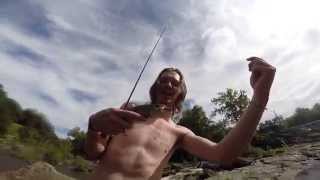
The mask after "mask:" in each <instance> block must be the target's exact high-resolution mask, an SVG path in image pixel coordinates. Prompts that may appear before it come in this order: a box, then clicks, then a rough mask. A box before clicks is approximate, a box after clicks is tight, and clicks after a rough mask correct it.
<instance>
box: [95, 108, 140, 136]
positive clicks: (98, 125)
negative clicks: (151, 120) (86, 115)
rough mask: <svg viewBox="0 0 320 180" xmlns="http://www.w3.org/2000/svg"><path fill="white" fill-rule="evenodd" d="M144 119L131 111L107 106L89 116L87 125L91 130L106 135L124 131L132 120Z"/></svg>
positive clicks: (130, 124) (130, 125)
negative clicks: (107, 107)
mask: <svg viewBox="0 0 320 180" xmlns="http://www.w3.org/2000/svg"><path fill="white" fill-rule="evenodd" d="M139 120H140V121H144V120H145V118H144V117H143V116H142V115H140V114H138V113H136V112H133V111H129V110H124V109H118V108H109V109H105V110H102V111H99V112H97V113H95V114H93V115H91V116H90V119H89V126H90V128H91V130H94V131H100V132H102V133H104V134H106V135H116V134H119V133H124V132H125V130H126V129H128V128H130V127H132V124H133V123H134V121H139Z"/></svg>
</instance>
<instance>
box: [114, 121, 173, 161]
mask: <svg viewBox="0 0 320 180" xmlns="http://www.w3.org/2000/svg"><path fill="white" fill-rule="evenodd" d="M177 140H178V134H177V133H176V131H175V128H174V125H173V124H169V122H166V121H165V120H161V119H151V120H148V121H146V122H139V123H135V124H134V125H133V127H132V128H130V129H128V130H126V132H125V133H123V134H119V135H117V136H114V137H113V139H112V142H111V143H110V144H109V147H108V148H109V150H108V151H109V152H108V154H109V155H118V156H122V157H125V156H131V157H132V156H138V155H139V154H140V155H141V156H150V157H154V158H160V159H161V158H163V157H165V156H166V155H167V154H168V153H170V151H171V150H172V149H173V148H174V146H175V144H176V142H177Z"/></svg>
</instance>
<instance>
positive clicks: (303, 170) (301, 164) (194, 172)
mask: <svg viewBox="0 0 320 180" xmlns="http://www.w3.org/2000/svg"><path fill="white" fill-rule="evenodd" d="M319 178H320V142H316V143H307V144H299V145H294V146H292V147H288V149H287V151H285V152H284V153H282V154H279V155H276V156H273V157H266V158H261V159H257V160H255V161H254V162H253V163H252V164H251V165H249V166H246V167H242V168H237V169H233V170H228V171H227V170H224V171H212V170H210V169H200V168H186V169H181V170H180V172H178V173H176V174H174V175H169V176H167V177H163V178H162V180H185V179H188V180H193V179H194V180H199V179H206V180H226V179H230V180H231V179H234V180H247V179H263V180H268V179H270V180H271V179H272V180H273V179H277V180H302V179H303V180H318V179H319Z"/></svg>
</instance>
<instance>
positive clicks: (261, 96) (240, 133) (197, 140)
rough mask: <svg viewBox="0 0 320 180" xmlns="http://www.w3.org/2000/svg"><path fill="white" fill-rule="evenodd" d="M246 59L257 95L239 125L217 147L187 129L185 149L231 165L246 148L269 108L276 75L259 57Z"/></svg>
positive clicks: (204, 157)
mask: <svg viewBox="0 0 320 180" xmlns="http://www.w3.org/2000/svg"><path fill="white" fill-rule="evenodd" d="M247 60H248V61H249V71H250V72H252V74H251V77H250V84H251V86H252V88H253V91H254V93H253V97H252V101H251V102H250V104H249V106H248V108H247V109H246V111H245V112H244V113H243V114H242V115H241V117H240V120H239V122H238V123H237V124H236V125H235V127H234V128H233V129H232V130H231V131H230V132H229V133H228V134H227V135H226V136H225V137H224V138H223V140H222V141H221V142H219V143H218V144H216V143H213V142H211V141H209V140H207V139H205V138H201V137H199V136H196V135H194V134H193V133H192V132H191V131H188V130H185V132H186V133H185V136H184V137H183V139H182V141H181V147H182V148H183V149H185V150H187V151H188V152H190V153H192V154H194V155H197V156H199V157H200V158H203V159H207V160H209V161H219V162H222V163H226V164H230V163H232V161H233V160H234V159H235V158H237V157H238V156H239V155H241V153H242V152H243V151H244V150H245V149H246V147H247V145H248V144H249V143H250V141H251V139H252V137H253V134H254V132H255V130H256V127H257V125H258V123H259V121H260V119H261V116H262V114H263V111H264V110H265V107H266V105H267V102H268V99H269V93H270V88H271V86H272V83H273V79H274V76H275V72H276V69H275V67H273V66H271V65H270V64H268V63H267V62H265V61H264V60H262V59H260V58H257V57H251V58H248V59H247Z"/></svg>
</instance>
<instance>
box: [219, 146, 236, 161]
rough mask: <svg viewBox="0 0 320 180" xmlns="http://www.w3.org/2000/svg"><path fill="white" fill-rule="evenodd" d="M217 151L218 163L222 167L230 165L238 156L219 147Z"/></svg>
mask: <svg viewBox="0 0 320 180" xmlns="http://www.w3.org/2000/svg"><path fill="white" fill-rule="evenodd" d="M217 149H218V151H219V152H220V153H219V154H220V156H219V162H220V163H221V164H223V165H227V166H228V165H232V164H233V163H234V161H236V160H237V158H238V157H239V156H240V155H239V153H234V152H230V151H228V150H226V149H224V148H223V147H221V146H218V147H217Z"/></svg>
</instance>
